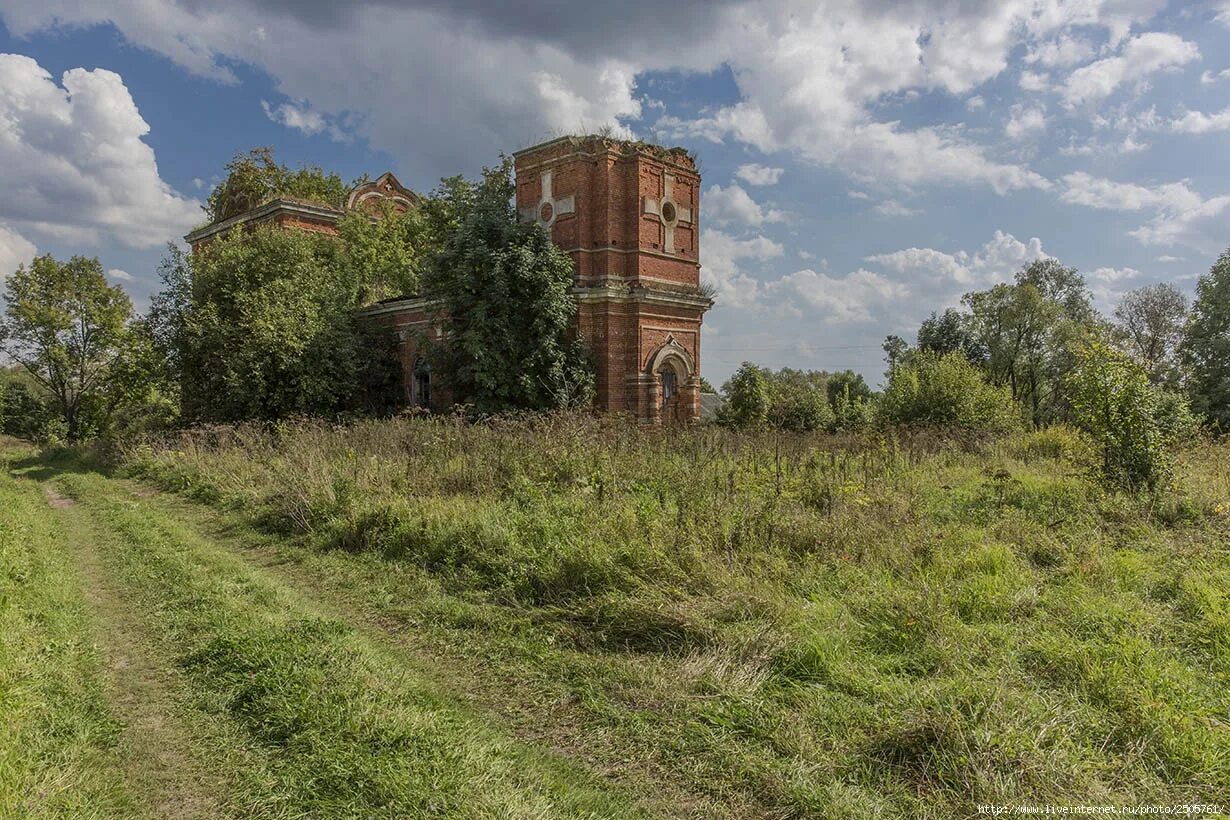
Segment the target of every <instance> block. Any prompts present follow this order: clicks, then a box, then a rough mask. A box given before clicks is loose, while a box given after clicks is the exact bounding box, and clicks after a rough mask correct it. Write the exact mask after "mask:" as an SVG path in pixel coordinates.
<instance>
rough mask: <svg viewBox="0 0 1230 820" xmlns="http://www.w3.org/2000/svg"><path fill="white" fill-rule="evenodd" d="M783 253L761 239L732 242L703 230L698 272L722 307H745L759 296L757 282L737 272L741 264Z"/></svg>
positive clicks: (759, 237)
mask: <svg viewBox="0 0 1230 820" xmlns="http://www.w3.org/2000/svg"><path fill="white" fill-rule="evenodd" d="M784 252H785V251H784V249H783V248H782V246H781V245H780V244H778V243H777V242H774V241H773V240H771V239H768V238H767V237H763V236H756V237H753V238H751V239H736V238H735V237H733V236H731V235H729V234H727V233H723V232H722V231H717V230H713V229H705V230H704V231H702V232H701V236H700V262H701V271H702V274H703V276H704V278H705V279H707V280H709V281H711V282H713V284H714V285H715V286H716V287H717V298H718V300H719V303H720V304H721V305H723V306H730V307H748V306H750V305H751V304H753V303H754V302H755V301H756V299H757V298H758V296H759V291H760V283H759V281H758V280H757V279H756V278H755V277H752V276H748V275H747V274H746V273H744V272H743V271H742V270H740V268H741V265H740V263H741V262H743V261H748V260H750V261H753V262H765V261H767V260H769V259H775V258H777V257H779V256H781V255H782V254H783V253H784Z"/></svg>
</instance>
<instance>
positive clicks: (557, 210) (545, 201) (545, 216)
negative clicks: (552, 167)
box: [521, 171, 577, 228]
mask: <svg viewBox="0 0 1230 820" xmlns="http://www.w3.org/2000/svg"><path fill="white" fill-rule="evenodd" d="M541 180H542V198H541V199H539V200H538V204H537V205H535V206H533V207H532V208H522V209H521V216H522V217H523V218H524V219H525V220H526V221H534V222H537V223H538V224H539V225H542V226H543V227H544V228H550V227H551V226H552V225H553V224H555V220H556V219H558V218H559V217H561V216H563V215H564V214H571V213H575V212H576V209H577V198H576V196H575V195H573V194H569V195H568V196H566V197H562V198H561V199H553V198H552V194H551V172H550V171H543V172H542V177H541Z"/></svg>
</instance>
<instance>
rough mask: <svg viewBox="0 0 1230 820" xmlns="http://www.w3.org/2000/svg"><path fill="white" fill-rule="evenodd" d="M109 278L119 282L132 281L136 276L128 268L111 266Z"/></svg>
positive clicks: (108, 272)
mask: <svg viewBox="0 0 1230 820" xmlns="http://www.w3.org/2000/svg"><path fill="white" fill-rule="evenodd" d="M107 278H109V279H114V280H116V281H117V282H131V281H133V279H134V278H135V277H134V276H133V275H132V274H131V273H129V272H128V271H126V270H121V269H120V268H111V269H110V270H108V271H107Z"/></svg>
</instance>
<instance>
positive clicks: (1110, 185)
mask: <svg viewBox="0 0 1230 820" xmlns="http://www.w3.org/2000/svg"><path fill="white" fill-rule="evenodd" d="M1063 182H1064V185H1065V186H1066V187H1065V189H1064V191H1063V193H1062V194H1060V197H1061V198H1062V199H1063V200H1064V201H1066V202H1072V203H1075V204H1077V205H1085V206H1087V207H1090V208H1097V209H1099V210H1106V211H1139V210H1141V209H1143V208H1164V209H1167V210H1171V211H1186V210H1190V209H1192V208H1196V207H1199V205H1200V204H1201V197H1200V194H1198V193H1196V192H1195V191H1193V190H1192V189H1191V188H1190V187H1189V186H1188V183H1187V182H1186V181H1182V182H1171V183H1167V184H1165V185H1158V186H1155V187H1152V188H1149V187H1146V186H1144V185H1137V184H1135V183H1131V182H1114V181H1112V180H1109V179H1103V178H1102V177H1095V176H1092V175H1090V174H1087V173H1085V172H1084V171H1077V172H1076V173H1072V174H1068V175H1067V176H1065V177H1064V178H1063Z"/></svg>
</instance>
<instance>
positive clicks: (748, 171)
mask: <svg viewBox="0 0 1230 820" xmlns="http://www.w3.org/2000/svg"><path fill="white" fill-rule="evenodd" d="M784 170H785V169H784V168H770V167H769V166H767V165H758V164H756V163H754V162H753V163H751V164H749V165H740V166H739V170H737V171H735V176H737V177H738V178H739V179H741V180H743V181H744V182H746V183H747V184H748V185H776V184H777V181H778V180H779V179H781V178H782V172H783V171H784Z"/></svg>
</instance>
